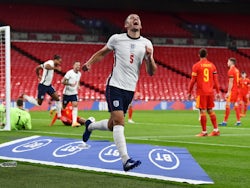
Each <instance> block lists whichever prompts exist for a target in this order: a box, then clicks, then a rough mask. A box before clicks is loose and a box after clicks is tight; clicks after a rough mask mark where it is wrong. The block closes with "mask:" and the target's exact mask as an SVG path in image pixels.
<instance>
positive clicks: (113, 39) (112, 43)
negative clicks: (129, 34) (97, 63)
mask: <svg viewBox="0 0 250 188" xmlns="http://www.w3.org/2000/svg"><path fill="white" fill-rule="evenodd" d="M117 36H118V35H117V34H114V35H112V36H111V37H110V38H109V40H108V42H107V44H106V45H107V47H108V48H109V49H111V50H114V49H115V43H116V38H117Z"/></svg>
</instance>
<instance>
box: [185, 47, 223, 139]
mask: <svg viewBox="0 0 250 188" xmlns="http://www.w3.org/2000/svg"><path fill="white" fill-rule="evenodd" d="M199 57H200V61H198V62H197V63H195V64H194V65H193V67H192V75H191V80H190V83H189V87H188V96H189V99H190V98H191V93H192V90H193V87H194V84H195V83H196V85H197V87H196V108H198V109H199V110H200V118H199V120H200V124H201V127H202V132H201V133H200V134H197V135H196V136H199V137H201V136H219V135H220V132H219V129H218V124H217V118H216V114H215V112H214V111H213V107H214V88H215V89H216V92H217V97H218V98H219V83H218V75H217V68H216V66H215V65H214V64H213V63H212V62H210V61H208V60H207V50H206V49H204V48H202V49H200V51H199ZM206 111H207V113H208V114H209V117H210V120H211V122H212V124H213V128H214V129H213V131H212V132H211V133H210V134H207V115H206Z"/></svg>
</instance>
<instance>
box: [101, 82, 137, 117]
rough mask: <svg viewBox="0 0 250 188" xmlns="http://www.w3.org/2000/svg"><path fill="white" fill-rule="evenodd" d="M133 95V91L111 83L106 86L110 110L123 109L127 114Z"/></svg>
mask: <svg viewBox="0 0 250 188" xmlns="http://www.w3.org/2000/svg"><path fill="white" fill-rule="evenodd" d="M133 97H134V92H133V91H127V90H123V89H119V88H117V87H113V86H109V85H107V87H106V100H107V103H108V109H109V112H112V111H117V110H122V111H123V112H124V114H126V112H127V110H128V106H129V104H130V103H131V101H132V99H133Z"/></svg>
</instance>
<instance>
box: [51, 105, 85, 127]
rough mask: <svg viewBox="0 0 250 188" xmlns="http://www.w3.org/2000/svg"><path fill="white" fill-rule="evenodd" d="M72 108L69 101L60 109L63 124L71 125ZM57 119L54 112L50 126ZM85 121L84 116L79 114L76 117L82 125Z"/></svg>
mask: <svg viewBox="0 0 250 188" xmlns="http://www.w3.org/2000/svg"><path fill="white" fill-rule="evenodd" d="M72 109H73V107H72V104H71V102H69V103H68V104H67V106H66V107H65V108H64V109H62V110H61V118H60V119H61V121H62V122H63V124H64V125H67V126H71V124H72ZM57 119H58V118H57V113H55V115H54V117H53V119H52V121H51V123H50V126H52V125H53V124H54V123H55V121H56V120H57ZM85 121H86V120H85V119H84V118H82V117H79V116H78V117H77V122H78V123H80V124H81V125H84V124H85Z"/></svg>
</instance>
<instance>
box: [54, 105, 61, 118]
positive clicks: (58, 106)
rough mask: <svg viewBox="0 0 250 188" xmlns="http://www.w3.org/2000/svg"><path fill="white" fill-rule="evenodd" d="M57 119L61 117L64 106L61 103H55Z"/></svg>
mask: <svg viewBox="0 0 250 188" xmlns="http://www.w3.org/2000/svg"><path fill="white" fill-rule="evenodd" d="M55 106H56V112H57V117H61V116H62V115H61V110H62V104H61V101H55Z"/></svg>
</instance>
